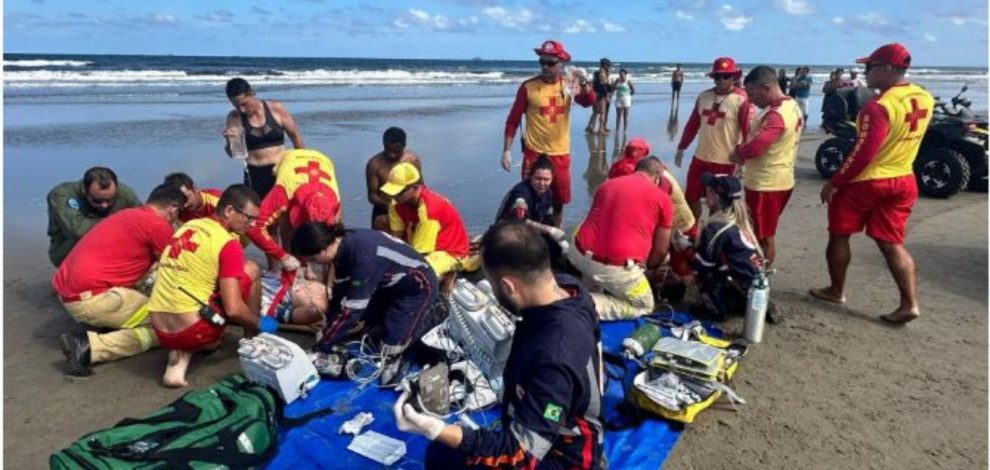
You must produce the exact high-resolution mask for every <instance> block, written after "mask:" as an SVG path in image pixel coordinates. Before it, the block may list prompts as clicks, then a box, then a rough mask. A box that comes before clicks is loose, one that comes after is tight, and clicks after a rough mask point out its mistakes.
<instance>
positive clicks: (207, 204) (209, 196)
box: [163, 173, 223, 223]
mask: <svg viewBox="0 0 990 470" xmlns="http://www.w3.org/2000/svg"><path fill="white" fill-rule="evenodd" d="M163 184H165V185H167V186H172V187H174V188H176V189H178V190H180V191H182V194H185V196H186V205H185V206H184V207H183V208H182V211H180V212H179V222H181V223H185V222H189V221H190V220H193V219H199V218H202V217H209V216H211V215H213V214H215V213H216V212H217V203H218V202H220V195H221V194H223V193H222V191H220V190H219V189H212V188H210V189H200V188H198V187H197V186H196V183H195V182H194V181H193V179H192V177H190V176H189V175H187V174H185V173H171V174H169V175H168V176H166V177H165V181H164V182H163Z"/></svg>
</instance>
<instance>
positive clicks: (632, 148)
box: [623, 137, 650, 161]
mask: <svg viewBox="0 0 990 470" xmlns="http://www.w3.org/2000/svg"><path fill="white" fill-rule="evenodd" d="M623 154H624V155H625V156H626V158H632V159H634V160H637V161H638V160H640V159H641V158H643V157H645V156H647V155H649V154H650V144H648V143H646V140H643V139H641V138H639V137H634V138H633V139H632V140H630V141H629V143H628V144H626V149H625V150H624V151H623Z"/></svg>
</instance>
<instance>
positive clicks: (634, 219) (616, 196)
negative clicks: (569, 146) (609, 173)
mask: <svg viewBox="0 0 990 470" xmlns="http://www.w3.org/2000/svg"><path fill="white" fill-rule="evenodd" d="M673 219H674V210H673V205H672V204H671V201H670V196H668V195H667V194H666V193H664V192H663V190H661V189H660V187H659V186H657V185H655V184H653V181H651V180H650V179H649V177H647V176H646V174H644V173H639V172H637V173H633V174H631V175H626V176H620V177H618V178H612V179H609V180H607V181H605V182H604V183H602V185H601V186H599V187H598V191H595V197H594V199H593V200H592V202H591V210H590V211H588V216H587V217H585V219H584V222H582V223H581V227H580V228H578V232H577V236H576V237H575V238H576V240H577V248H578V249H579V250H581V251H582V252H588V251H590V252H591V253H592V254H593V255H594V256H595V258H599V259H604V260H606V261H605V262H606V263H607V264H611V265H615V266H621V265H624V264H625V263H626V260H630V259H631V260H633V261H635V262H637V263H644V262H646V258H647V257H649V255H650V250H651V249H652V247H653V233H654V232H655V231H656V229H657V227H665V228H670V227H671V226H672V225H673Z"/></svg>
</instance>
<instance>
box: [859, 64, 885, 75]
mask: <svg viewBox="0 0 990 470" xmlns="http://www.w3.org/2000/svg"><path fill="white" fill-rule="evenodd" d="M885 65H887V64H866V68H865V69H864V73H865V72H869V71H870V69H875V68H879V67H883V66H885Z"/></svg>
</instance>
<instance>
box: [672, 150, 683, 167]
mask: <svg viewBox="0 0 990 470" xmlns="http://www.w3.org/2000/svg"><path fill="white" fill-rule="evenodd" d="M683 160H684V151H683V150H681V149H677V153H675V154H674V165H677V168H680V167H681V162H682V161H683Z"/></svg>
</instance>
